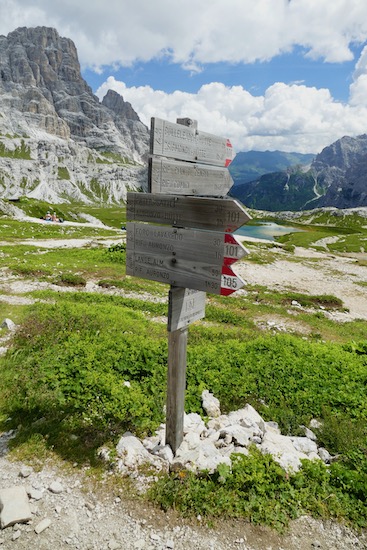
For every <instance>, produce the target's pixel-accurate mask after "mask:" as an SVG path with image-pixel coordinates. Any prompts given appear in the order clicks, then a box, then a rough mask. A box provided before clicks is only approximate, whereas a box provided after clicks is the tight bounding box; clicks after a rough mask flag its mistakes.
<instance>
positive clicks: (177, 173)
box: [148, 157, 233, 197]
mask: <svg viewBox="0 0 367 550" xmlns="http://www.w3.org/2000/svg"><path fill="white" fill-rule="evenodd" d="M148 183H149V191H150V192H151V193H172V194H173V195H200V196H205V195H206V196H214V197H225V196H226V195H227V193H228V191H229V190H230V188H231V187H232V185H233V179H232V177H231V175H230V173H229V171H228V169H227V168H221V167H218V166H210V165H206V164H198V163H195V162H180V161H178V160H168V159H165V158H162V157H156V158H152V159H150V164H149V181H148Z"/></svg>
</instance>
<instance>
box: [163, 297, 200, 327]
mask: <svg viewBox="0 0 367 550" xmlns="http://www.w3.org/2000/svg"><path fill="white" fill-rule="evenodd" d="M205 298H206V293H205V292H202V291H200V290H194V289H191V288H179V287H171V290H170V291H169V296H168V324H167V330H168V332H174V331H175V330H179V329H180V328H185V327H187V326H188V325H190V324H191V323H193V322H194V321H198V320H199V319H202V318H203V317H205Z"/></svg>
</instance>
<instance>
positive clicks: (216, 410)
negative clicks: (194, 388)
mask: <svg viewBox="0 0 367 550" xmlns="http://www.w3.org/2000/svg"><path fill="white" fill-rule="evenodd" d="M201 400H202V404H203V409H204V411H205V412H206V414H207V415H208V416H210V417H211V418H217V417H218V416H220V414H221V412H220V403H219V399H217V398H216V397H214V395H213V394H212V393H210V392H209V391H208V390H203V392H202V394H201Z"/></svg>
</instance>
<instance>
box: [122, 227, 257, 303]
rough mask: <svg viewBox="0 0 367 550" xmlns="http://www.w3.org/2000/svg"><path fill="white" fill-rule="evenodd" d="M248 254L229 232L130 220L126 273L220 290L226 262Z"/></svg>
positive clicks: (190, 286)
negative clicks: (148, 223) (156, 224)
mask: <svg viewBox="0 0 367 550" xmlns="http://www.w3.org/2000/svg"><path fill="white" fill-rule="evenodd" d="M246 254H247V250H246V249H245V248H244V247H243V246H242V245H241V243H240V242H238V241H237V240H236V238H235V237H234V236H233V235H230V234H228V233H219V232H216V231H200V230H196V229H176V228H174V227H168V226H155V225H147V224H139V223H132V222H128V223H127V239H126V274H127V275H132V276H135V277H141V278H142V279H150V280H153V281H158V282H161V283H167V284H170V285H173V286H179V287H183V288H193V289H196V290H202V291H204V292H206V291H208V292H211V293H213V294H221V285H222V268H223V266H226V267H227V266H228V267H229V266H230V265H231V264H232V263H234V262H236V261H237V260H239V259H240V258H242V257H243V256H245V255H246ZM231 273H232V274H233V275H231V276H233V277H235V275H234V273H233V272H232V271H231ZM228 275H229V274H228ZM237 279H238V281H237V282H236V283H235V285H239V286H238V287H237V288H234V287H233V290H232V292H234V291H235V290H237V289H238V288H241V286H243V284H244V283H243V281H242V280H241V279H240V278H237Z"/></svg>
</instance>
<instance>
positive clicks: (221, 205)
mask: <svg viewBox="0 0 367 550" xmlns="http://www.w3.org/2000/svg"><path fill="white" fill-rule="evenodd" d="M126 217H127V219H128V220H129V221H131V220H138V221H144V222H156V223H163V224H170V225H173V226H174V227H193V228H196V229H213V230H216V231H226V232H232V231H236V229H238V228H239V227H241V226H242V225H243V224H244V223H246V222H248V221H249V220H250V219H251V217H250V216H249V215H248V214H247V212H246V211H245V210H244V209H243V208H242V206H241V204H240V203H239V202H237V201H236V200H234V199H229V198H227V199H217V198H205V197H186V196H175V195H153V194H149V193H128V194H127V208H126Z"/></svg>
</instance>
